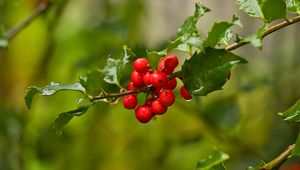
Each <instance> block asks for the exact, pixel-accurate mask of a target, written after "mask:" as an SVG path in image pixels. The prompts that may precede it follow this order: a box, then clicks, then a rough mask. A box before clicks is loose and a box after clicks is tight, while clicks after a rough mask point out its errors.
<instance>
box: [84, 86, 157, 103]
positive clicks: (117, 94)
mask: <svg viewBox="0 0 300 170" xmlns="http://www.w3.org/2000/svg"><path fill="white" fill-rule="evenodd" d="M150 90H151V89H150V87H140V88H138V89H136V90H126V91H123V92H120V93H108V94H104V95H99V96H92V97H89V98H90V101H95V100H101V99H107V98H115V97H116V98H119V97H122V96H126V95H128V94H137V93H139V92H146V93H149V91H150Z"/></svg>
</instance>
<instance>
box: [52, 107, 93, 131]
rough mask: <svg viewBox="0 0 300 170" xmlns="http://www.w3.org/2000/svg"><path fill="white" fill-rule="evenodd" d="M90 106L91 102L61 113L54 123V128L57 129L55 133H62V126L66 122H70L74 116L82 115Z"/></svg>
mask: <svg viewBox="0 0 300 170" xmlns="http://www.w3.org/2000/svg"><path fill="white" fill-rule="evenodd" d="M90 106H91V104H88V105H84V106H80V107H78V108H77V109H75V110H71V111H68V112H63V113H61V114H59V115H58V117H57V118H56V119H55V120H54V123H53V129H54V130H55V133H56V134H57V135H61V134H62V128H63V127H64V126H65V125H66V124H68V123H69V122H70V120H71V119H72V118H73V117H74V116H81V115H83V114H84V113H85V112H87V111H88V109H89V107H90Z"/></svg>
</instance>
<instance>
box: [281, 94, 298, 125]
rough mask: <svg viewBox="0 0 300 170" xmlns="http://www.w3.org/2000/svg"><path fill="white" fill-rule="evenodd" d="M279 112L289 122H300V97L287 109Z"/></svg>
mask: <svg viewBox="0 0 300 170" xmlns="http://www.w3.org/2000/svg"><path fill="white" fill-rule="evenodd" d="M278 114H279V116H281V117H282V118H283V119H284V120H285V121H287V122H300V99H299V100H298V101H297V102H296V103H295V104H294V105H293V106H292V107H290V108H289V109H288V110H287V111H285V112H280V113H278Z"/></svg>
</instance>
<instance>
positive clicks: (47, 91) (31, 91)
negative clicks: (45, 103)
mask: <svg viewBox="0 0 300 170" xmlns="http://www.w3.org/2000/svg"><path fill="white" fill-rule="evenodd" d="M60 90H73V91H80V92H82V93H84V94H85V92H86V89H85V88H84V87H83V86H82V85H81V84H80V83H78V82H76V83H74V84H62V83H55V82H51V83H50V84H48V85H47V86H45V87H34V86H32V87H29V88H28V90H27V94H26V96H25V98H24V99H25V103H26V105H27V107H28V108H29V109H30V108H31V103H32V99H33V97H34V96H35V95H36V94H38V93H39V94H40V95H42V96H50V95H53V94H55V93H56V92H58V91H60Z"/></svg>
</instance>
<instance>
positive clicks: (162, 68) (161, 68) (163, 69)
mask: <svg viewBox="0 0 300 170" xmlns="http://www.w3.org/2000/svg"><path fill="white" fill-rule="evenodd" d="M165 61H166V60H164V59H162V60H161V61H160V62H159V63H158V68H157V70H158V71H161V72H164V73H166V74H167V75H170V74H172V73H173V72H174V68H169V67H166V64H165Z"/></svg>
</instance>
